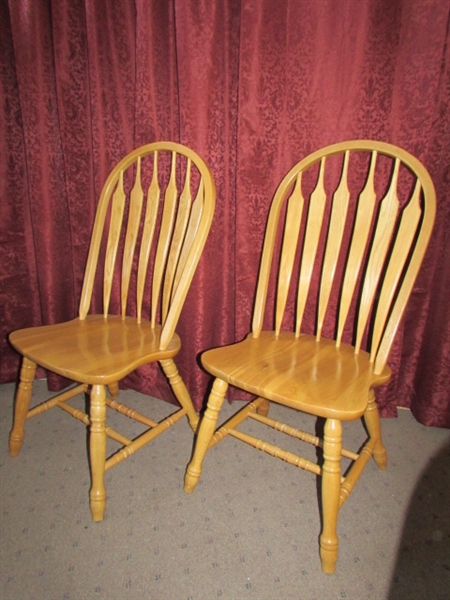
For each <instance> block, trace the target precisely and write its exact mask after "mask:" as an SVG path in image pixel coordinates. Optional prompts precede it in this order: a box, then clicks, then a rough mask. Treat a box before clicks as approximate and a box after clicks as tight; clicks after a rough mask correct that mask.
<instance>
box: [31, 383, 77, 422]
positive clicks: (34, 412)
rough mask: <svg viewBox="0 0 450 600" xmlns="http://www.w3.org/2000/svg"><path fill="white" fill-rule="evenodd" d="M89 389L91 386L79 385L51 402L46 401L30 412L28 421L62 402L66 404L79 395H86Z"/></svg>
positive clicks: (50, 400)
mask: <svg viewBox="0 0 450 600" xmlns="http://www.w3.org/2000/svg"><path fill="white" fill-rule="evenodd" d="M88 387H89V386H88V385H87V384H85V383H82V384H81V385H77V386H76V387H74V388H71V389H70V390H67V392H63V393H62V394H58V395H57V396H53V398H50V399H49V400H46V401H45V402H42V404H39V405H38V406H35V407H34V408H32V409H31V410H29V411H28V414H27V419H30V418H31V417H34V416H36V415H40V414H41V413H43V412H45V411H46V410H49V409H50V408H53V407H54V406H56V405H57V404H60V403H61V402H65V401H66V400H70V399H71V398H74V397H75V396H78V394H84V393H85V392H86V391H87V389H88Z"/></svg>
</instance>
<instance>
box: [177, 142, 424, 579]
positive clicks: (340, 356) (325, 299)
mask: <svg viewBox="0 0 450 600" xmlns="http://www.w3.org/2000/svg"><path fill="white" fill-rule="evenodd" d="M381 163H382V164H381ZM310 169H315V171H314V173H317V174H316V175H314V173H313V176H315V177H316V180H315V182H313V186H312V189H313V191H312V192H311V193H310V194H309V197H308V194H306V193H305V191H304V190H303V188H302V182H303V181H304V180H305V178H306V175H307V171H308V170H310ZM336 169H338V170H339V178H338V183H337V184H336V187H335V188H333V186H332V185H331V183H330V181H333V177H332V175H333V173H335V172H336ZM329 170H330V172H331V176H329V174H328V171H329ZM386 173H390V174H391V176H390V179H389V180H387V178H386ZM406 174H407V175H408V176H407V177H406ZM408 178H409V179H408ZM411 178H412V180H414V185H412V187H411V186H410V181H411ZM361 182H362V183H361ZM377 184H378V185H377ZM383 189H384V190H387V191H385V192H384V193H383V192H380V191H378V192H377V190H383ZM405 190H406V192H405ZM411 190H412V191H411ZM400 192H401V193H402V194H403V195H405V193H406V194H407V195H408V198H407V201H406V202H404V203H400V201H399V193H400ZM284 205H287V210H282V209H283V206H284ZM435 210H436V199H435V192H434V187H433V184H432V181H431V179H430V176H429V175H428V173H427V171H426V170H425V168H424V167H423V165H422V164H421V163H420V162H419V161H418V160H417V159H416V158H414V157H413V156H411V155H410V154H409V153H408V152H405V151H404V150H402V149H401V148H398V147H396V146H393V145H391V144H386V143H382V142H375V141H368V140H357V141H350V142H342V143H339V144H334V145H332V146H328V147H326V148H323V149H321V150H318V151H317V152H314V153H313V154H311V155H309V156H307V157H305V158H304V159H303V160H301V161H300V162H299V163H297V164H296V165H295V166H294V167H293V168H292V169H291V170H290V171H289V173H288V174H287V175H286V176H285V177H284V179H283V180H282V182H281V183H280V185H279V187H278V189H277V191H276V193H275V196H274V199H273V202H272V206H271V209H270V212H269V217H268V221H267V228H266V236H265V240H264V247H263V252H262V256H261V264H260V272H259V279H258V287H257V291H256V299H255V308H254V313H253V321H252V331H251V332H250V333H249V334H248V336H247V337H246V338H245V339H244V340H243V341H240V342H238V343H235V344H232V345H229V346H225V347H223V348H215V349H211V350H208V351H207V352H205V353H203V355H202V358H201V360H202V364H203V366H204V367H205V369H206V370H207V371H208V372H209V373H210V374H211V375H213V376H214V377H215V379H214V383H213V386H212V391H211V394H210V396H209V399H208V403H207V407H206V411H205V414H204V416H203V419H202V421H201V423H200V427H199V431H198V435H197V440H196V445H195V449H194V454H193V457H192V460H191V462H190V463H189V465H188V468H187V471H186V477H185V490H186V491H187V492H192V491H193V490H194V488H195V486H196V485H197V483H198V481H199V478H200V475H201V472H202V468H203V461H204V458H205V455H206V452H207V451H208V449H210V448H211V447H213V446H214V445H216V444H217V443H218V442H220V441H221V440H223V439H224V438H225V437H227V436H229V435H231V436H233V437H234V438H236V439H238V440H240V441H242V442H244V443H246V444H249V445H251V446H253V447H255V448H256V449H258V450H261V451H263V452H266V453H268V454H270V455H271V456H274V457H277V458H280V459H281V460H284V461H285V462H288V463H289V464H292V465H295V466H297V467H300V468H302V469H305V470H307V471H310V472H312V473H315V474H317V475H319V476H321V478H322V482H321V483H322V487H321V490H322V491H321V505H322V506H321V507H322V510H321V513H322V531H321V534H320V544H319V547H320V557H321V561H322V569H323V571H324V572H325V573H333V572H334V570H335V567H336V561H337V556H338V543H339V542H338V537H337V518H338V512H339V509H340V507H341V506H342V505H343V504H344V502H345V501H346V500H347V498H348V497H349V495H350V494H351V492H352V490H353V489H354V486H355V484H356V482H357V481H358V479H359V477H360V476H361V474H362V472H363V470H364V467H365V466H366V465H367V463H368V461H369V460H370V458H371V457H373V458H374V460H375V463H376V464H377V466H378V467H379V468H380V469H384V468H386V466H387V453H386V449H385V447H384V445H383V442H382V438H381V428H380V420H379V416H378V409H377V405H376V401H375V395H374V389H375V388H376V387H377V386H380V385H382V384H384V383H386V382H387V381H388V380H389V378H390V375H391V371H390V368H389V366H388V365H387V359H388V355H389V350H390V348H391V346H392V342H393V338H394V335H395V332H396V331H397V329H398V327H399V322H400V319H401V316H402V314H403V312H404V310H405V306H406V303H407V300H408V297H409V295H410V293H411V290H412V287H413V285H414V280H415V278H416V276H417V273H418V270H419V268H420V264H421V262H422V259H423V256H424V253H425V249H426V246H427V244H428V241H429V238H430V235H431V230H432V227H433V222H434V216H435ZM281 215H286V216H285V217H283V218H281ZM327 215H329V217H327ZM280 231H281V232H282V245H281V248H282V249H281V256H278V255H277V250H276V240H277V235H279V232H280ZM303 232H304V233H303ZM346 232H347V233H346ZM302 236H303V237H302ZM273 263H275V264H274V266H275V267H277V268H278V280H277V282H276V286H277V292H276V296H277V300H276V306H275V307H274V311H273V313H272V314H273V315H274V319H273V320H274V326H273V330H272V329H266V330H263V323H267V322H268V321H269V320H270V317H271V312H272V307H270V306H267V298H268V297H270V296H269V287H270V279H271V278H270V273H271V270H272V265H273ZM295 264H299V265H300V273H298V274H296V273H295V269H294V265H295ZM340 265H343V267H342V268H340ZM314 286H315V287H314ZM292 288H294V290H295V292H296V294H297V299H296V303H295V304H296V307H297V312H296V315H294V318H292V315H287V314H286V312H287V307H288V305H289V303H288V302H287V299H288V298H289V294H290V293H292V291H291V290H292ZM313 290H314V293H312V291H313ZM307 308H308V313H307ZM306 314H308V315H309V318H311V315H315V317H316V321H315V332H314V334H312V335H311V334H307V333H305V332H304V331H302V328H304V327H305V323H304V321H305V318H306V317H305V316H306ZM289 320H291V322H292V323H293V325H294V327H293V331H290V328H289V327H288V326H287V325H286V323H288V322H289ZM333 323H334V326H330V324H333ZM306 325H309V326H310V325H311V324H310V323H306ZM330 331H331V334H330ZM229 385H233V386H235V387H237V388H239V389H242V390H245V391H246V392H249V393H250V394H252V395H254V396H256V399H255V400H252V401H251V402H248V403H247V404H245V405H244V406H243V407H242V408H241V409H240V410H238V411H237V413H236V414H235V415H234V416H233V417H232V418H231V419H229V420H228V421H227V422H226V423H224V424H223V425H221V426H220V427H219V428H217V422H218V417H219V412H220V409H221V406H222V404H223V401H224V398H225V395H226V392H227V389H228V386H229ZM271 402H277V403H279V404H282V405H284V406H286V407H288V408H289V409H293V410H297V411H302V412H305V413H308V414H311V415H313V416H316V417H319V418H322V419H325V424H324V436H323V439H321V438H319V437H318V436H317V435H313V434H311V433H308V432H304V431H299V430H298V429H297V428H296V427H293V426H291V425H289V424H288V423H281V422H279V421H275V420H274V419H271V418H270V416H269V415H268V413H269V405H270V403H271ZM361 417H362V418H363V419H364V421H365V425H366V428H367V432H368V434H369V435H368V439H367V440H366V442H365V443H364V445H363V447H362V448H361V449H360V450H359V451H357V452H355V451H352V450H349V449H347V448H344V447H343V445H342V422H344V421H349V420H354V419H358V418H361ZM246 419H253V420H257V421H258V422H259V423H260V424H262V425H266V426H268V427H270V428H272V429H274V430H276V431H279V432H282V433H284V434H286V435H289V436H291V437H294V438H296V439H298V440H299V441H303V442H306V443H310V444H313V445H314V446H316V447H319V448H322V449H323V460H322V461H319V462H318V463H314V462H312V461H310V460H307V459H305V458H303V457H302V456H300V455H297V454H295V453H293V452H288V451H286V450H284V449H283V448H281V447H278V446H276V445H274V444H273V443H272V442H270V443H269V442H268V441H266V440H263V439H260V438H259V437H255V436H253V435H250V434H249V433H248V432H246V431H245V430H244V427H245V426H244V422H245V421H246ZM238 427H239V428H240V429H238ZM341 456H343V457H346V458H347V459H350V460H351V461H352V463H351V466H350V467H349V469H348V470H347V471H346V473H345V475H343V474H342V472H341V467H340V459H341Z"/></svg>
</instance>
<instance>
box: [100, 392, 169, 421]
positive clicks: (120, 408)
mask: <svg viewBox="0 0 450 600" xmlns="http://www.w3.org/2000/svg"><path fill="white" fill-rule="evenodd" d="M106 404H107V406H109V407H110V408H112V409H114V410H115V411H117V412H118V413H120V414H121V415H125V416H126V417H128V418H130V419H133V420H134V421H138V422H139V423H142V424H143V425H147V427H156V426H157V425H158V423H157V422H156V421H153V420H152V419H149V418H148V417H146V416H145V415H143V414H142V413H140V412H138V411H137V410H134V409H133V408H130V407H129V406H126V404H121V403H120V402H118V401H117V400H112V399H111V398H108V397H107V398H106Z"/></svg>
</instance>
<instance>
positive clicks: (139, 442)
mask: <svg viewBox="0 0 450 600" xmlns="http://www.w3.org/2000/svg"><path fill="white" fill-rule="evenodd" d="M186 413H187V411H186V409H184V408H181V409H180V410H178V411H177V412H175V413H173V414H172V415H170V416H169V417H167V418H165V419H164V420H163V421H161V422H160V423H157V425H156V427H153V428H152V429H149V430H148V431H145V432H144V433H142V434H141V435H140V436H138V437H137V438H136V439H134V440H133V441H132V442H130V443H129V444H128V445H127V446H126V447H125V448H121V449H120V450H118V451H117V452H116V453H115V454H113V455H112V456H110V457H109V458H108V459H107V460H106V462H105V471H107V470H108V469H110V468H111V467H113V466H114V465H117V464H118V463H120V462H122V461H123V460H125V459H126V458H128V457H129V456H131V454H133V453H134V452H136V450H139V449H140V448H143V447H144V446H145V445H146V444H148V443H149V442H151V441H152V440H153V439H154V438H156V437H158V435H160V434H161V433H163V432H164V431H166V430H167V429H169V428H170V427H172V425H175V423H176V422H177V421H179V420H180V419H181V418H182V417H184V415H185V414H186Z"/></svg>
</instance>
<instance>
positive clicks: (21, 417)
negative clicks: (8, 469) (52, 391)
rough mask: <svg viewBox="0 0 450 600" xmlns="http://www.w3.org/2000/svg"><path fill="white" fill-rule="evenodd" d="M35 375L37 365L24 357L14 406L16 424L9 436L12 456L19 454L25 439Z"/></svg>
mask: <svg viewBox="0 0 450 600" xmlns="http://www.w3.org/2000/svg"><path fill="white" fill-rule="evenodd" d="M35 374H36V364H35V363H34V362H32V361H31V360H29V359H28V358H25V357H23V361H22V368H21V370H20V383H19V388H18V390H17V395H16V402H15V406H14V424H13V428H12V430H11V433H10V434H9V453H10V455H11V456H17V455H18V454H19V452H20V449H21V447H22V443H23V438H24V437H25V431H24V426H25V421H26V419H27V414H28V409H29V407H30V400H31V393H32V391H33V382H34V376H35Z"/></svg>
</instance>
